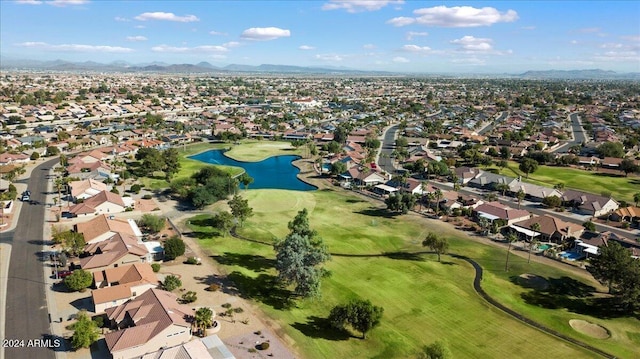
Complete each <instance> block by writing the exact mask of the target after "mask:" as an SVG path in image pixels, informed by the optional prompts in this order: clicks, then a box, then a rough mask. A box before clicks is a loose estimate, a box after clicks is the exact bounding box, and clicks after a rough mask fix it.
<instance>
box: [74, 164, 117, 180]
mask: <svg viewBox="0 0 640 359" xmlns="http://www.w3.org/2000/svg"><path fill="white" fill-rule="evenodd" d="M66 170H67V172H68V174H69V176H70V177H78V178H80V179H87V178H94V179H95V178H99V179H105V178H111V179H116V178H117V177H118V176H117V175H114V174H112V173H111V167H110V166H109V165H107V164H106V163H104V162H102V161H98V162H87V163H85V162H78V163H74V164H70V165H69V166H67V168H66Z"/></svg>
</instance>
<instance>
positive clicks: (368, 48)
mask: <svg viewBox="0 0 640 359" xmlns="http://www.w3.org/2000/svg"><path fill="white" fill-rule="evenodd" d="M362 48H363V49H367V50H373V49H375V48H376V45H374V44H364V45H362Z"/></svg>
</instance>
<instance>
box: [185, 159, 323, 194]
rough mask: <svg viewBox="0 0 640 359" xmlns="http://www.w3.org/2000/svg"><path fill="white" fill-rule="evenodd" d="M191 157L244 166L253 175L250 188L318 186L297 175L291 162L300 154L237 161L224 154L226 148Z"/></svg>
mask: <svg viewBox="0 0 640 359" xmlns="http://www.w3.org/2000/svg"><path fill="white" fill-rule="evenodd" d="M189 158H191V159H194V160H198V161H201V162H205V163H210V164H213V165H225V166H235V167H242V168H244V170H245V171H247V173H248V174H249V176H251V177H253V183H252V184H250V185H249V189H251V188H255V189H260V188H277V189H288V190H294V191H313V190H315V189H316V187H314V186H312V185H310V184H307V183H305V182H302V181H301V180H299V179H298V177H297V175H298V173H300V170H299V169H298V168H297V167H295V166H294V165H293V164H291V162H293V161H295V160H297V159H298V158H300V156H293V155H287V156H274V157H269V158H267V159H265V160H262V161H260V162H242V161H236V160H234V159H232V158H229V157H227V156H225V155H224V150H209V151H206V152H202V153H200V154H197V155H194V156H189Z"/></svg>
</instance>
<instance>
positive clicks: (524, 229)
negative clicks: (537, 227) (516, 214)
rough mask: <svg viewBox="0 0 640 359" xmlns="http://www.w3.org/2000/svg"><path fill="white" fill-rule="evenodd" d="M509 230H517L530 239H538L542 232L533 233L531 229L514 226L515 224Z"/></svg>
mask: <svg viewBox="0 0 640 359" xmlns="http://www.w3.org/2000/svg"><path fill="white" fill-rule="evenodd" d="M509 228H512V229H515V230H516V231H517V232H520V233H522V234H524V235H526V236H528V237H537V236H539V235H540V232H536V231H532V230H530V229H526V228H522V227H518V226H514V225H513V224H512V225H510V226H509Z"/></svg>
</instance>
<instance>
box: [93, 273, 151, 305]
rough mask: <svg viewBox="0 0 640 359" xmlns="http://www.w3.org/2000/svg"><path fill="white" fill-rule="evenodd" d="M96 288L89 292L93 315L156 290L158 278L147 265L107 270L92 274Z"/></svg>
mask: <svg viewBox="0 0 640 359" xmlns="http://www.w3.org/2000/svg"><path fill="white" fill-rule="evenodd" d="M93 282H94V285H95V286H96V288H98V289H94V290H92V291H91V299H92V301H93V305H94V312H95V313H102V312H104V311H105V310H106V309H108V308H112V307H117V306H119V305H121V304H123V303H125V302H126V301H127V300H129V299H131V298H134V297H137V296H139V295H141V294H143V293H144V292H146V291H147V290H149V289H153V288H157V287H158V285H159V283H160V282H159V281H158V278H157V277H156V275H155V273H153V269H151V265H150V264H149V263H136V264H131V265H127V266H122V267H115V268H108V269H105V270H102V271H98V272H94V273H93Z"/></svg>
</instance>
